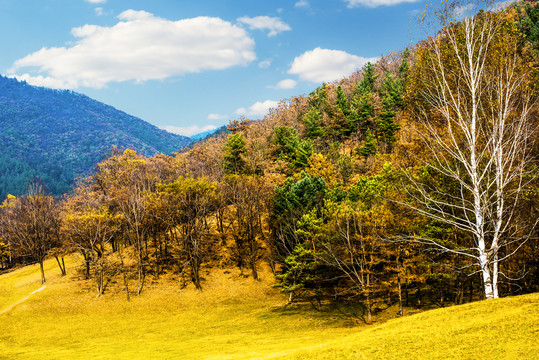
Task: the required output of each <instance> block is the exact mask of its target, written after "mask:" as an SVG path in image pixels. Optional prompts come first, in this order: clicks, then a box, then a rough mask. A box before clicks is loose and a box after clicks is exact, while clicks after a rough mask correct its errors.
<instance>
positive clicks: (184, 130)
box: [161, 125, 217, 136]
mask: <svg viewBox="0 0 539 360" xmlns="http://www.w3.org/2000/svg"><path fill="white" fill-rule="evenodd" d="M216 128H217V126H215V125H206V126H198V125H191V126H186V127H181V126H173V125H167V126H163V127H162V128H161V129H163V130H166V131H168V132H171V133H173V134H178V135H183V136H192V135H195V134H199V133H201V132H204V131H209V130H213V129H216Z"/></svg>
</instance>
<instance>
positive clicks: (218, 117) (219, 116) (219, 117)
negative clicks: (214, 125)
mask: <svg viewBox="0 0 539 360" xmlns="http://www.w3.org/2000/svg"><path fill="white" fill-rule="evenodd" d="M225 119H228V116H227V115H222V114H209V115H208V120H225Z"/></svg>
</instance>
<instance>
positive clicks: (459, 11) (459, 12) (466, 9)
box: [453, 4, 474, 20]
mask: <svg viewBox="0 0 539 360" xmlns="http://www.w3.org/2000/svg"><path fill="white" fill-rule="evenodd" d="M473 10H474V4H467V5H460V6H456V7H455V9H454V10H453V15H454V16H455V18H456V19H458V20H462V19H464V18H465V17H467V16H469V15H472V11H473Z"/></svg>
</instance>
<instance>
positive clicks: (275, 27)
mask: <svg viewBox="0 0 539 360" xmlns="http://www.w3.org/2000/svg"><path fill="white" fill-rule="evenodd" d="M238 22H239V23H241V24H245V25H247V26H249V29H251V30H269V33H268V36H275V35H277V34H279V33H281V32H283V31H290V30H292V29H291V28H290V25H288V24H287V23H284V22H282V21H281V19H279V18H277V17H269V16H255V17H248V16H244V17H240V18H238Z"/></svg>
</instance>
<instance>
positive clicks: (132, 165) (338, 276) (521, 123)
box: [0, 6, 539, 322]
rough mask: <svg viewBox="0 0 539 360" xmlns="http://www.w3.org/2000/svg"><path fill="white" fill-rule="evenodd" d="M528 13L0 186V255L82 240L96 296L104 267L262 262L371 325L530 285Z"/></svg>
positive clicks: (142, 276) (534, 212) (140, 285)
mask: <svg viewBox="0 0 539 360" xmlns="http://www.w3.org/2000/svg"><path fill="white" fill-rule="evenodd" d="M535 9H536V7H532V6H527V7H518V6H515V7H512V8H510V9H508V10H507V11H504V12H501V13H496V14H492V13H485V12H480V13H479V14H477V15H476V16H474V17H472V18H470V19H468V20H466V21H469V23H467V24H463V23H456V24H455V23H450V24H447V27H446V28H444V31H443V32H441V33H440V35H439V37H438V38H436V39H430V40H427V41H425V42H423V43H421V44H419V45H418V46H417V47H416V48H414V49H410V50H408V49H406V50H405V51H402V52H401V53H398V54H391V55H389V56H386V57H383V58H382V59H381V60H380V61H379V62H378V63H377V64H367V65H365V66H364V68H363V69H362V70H361V71H358V72H357V73H355V74H353V75H352V76H350V77H349V78H346V79H343V80H342V81H340V82H338V83H334V84H323V85H322V86H320V87H318V88H317V89H316V90H315V91H313V92H312V93H311V94H309V96H298V97H295V98H292V99H290V101H289V102H287V103H285V102H282V103H281V104H280V105H279V106H278V108H276V109H274V110H272V111H271V112H270V114H269V115H268V116H266V118H265V119H264V120H263V121H256V122H253V121H249V120H245V119H242V120H239V121H233V122H231V123H230V124H229V126H228V133H224V132H223V133H222V134H221V135H219V136H216V137H213V138H210V139H207V140H205V141H204V142H201V143H200V144H198V145H197V146H194V147H193V148H191V149H189V150H186V151H184V152H182V153H177V154H174V155H173V156H165V155H157V156H154V157H150V158H148V157H144V156H142V155H140V154H137V153H136V152H134V151H132V150H126V151H124V152H120V151H116V152H115V153H114V156H112V157H110V158H109V159H107V160H104V161H102V162H101V163H100V164H99V165H98V167H97V170H96V172H95V173H94V174H93V175H92V176H90V177H88V178H86V179H83V180H81V181H80V182H79V183H78V185H77V187H76V188H75V189H74V191H73V192H72V193H71V194H69V195H68V196H67V197H66V198H65V199H63V200H62V201H58V202H56V203H55V202H54V201H52V198H51V197H50V196H47V195H45V194H43V193H42V192H39V191H36V190H35V189H34V190H32V191H31V192H30V193H28V194H27V195H25V196H21V197H17V198H15V197H8V199H7V200H6V201H5V202H4V204H3V206H2V210H1V211H2V214H1V215H2V217H1V219H2V222H1V225H2V227H1V231H2V232H1V233H0V240H1V241H2V242H3V245H2V247H0V256H3V260H2V261H3V262H4V263H9V261H8V259H9V257H10V256H11V257H12V258H13V257H17V256H23V255H30V256H31V257H32V259H33V260H35V261H37V262H40V263H42V261H43V258H44V257H45V255H47V254H52V255H55V256H56V257H57V260H58V264H60V265H61V264H62V255H63V254H66V253H69V252H74V251H78V252H80V253H81V254H82V255H83V257H84V261H85V262H84V267H83V268H84V273H85V275H86V277H87V278H88V279H92V281H94V282H95V288H96V291H97V294H98V296H99V295H102V294H103V293H104V291H105V289H106V287H107V284H108V283H109V282H110V281H111V280H112V279H117V280H119V281H121V283H122V284H123V287H124V288H125V291H126V294H127V297H128V298H129V296H130V294H133V293H136V294H140V293H141V292H142V291H143V289H144V284H145V280H146V279H147V278H148V277H149V276H151V277H152V278H159V277H160V276H161V275H163V274H165V273H170V272H174V273H178V274H180V275H181V277H180V278H181V281H180V282H181V284H180V285H182V286H183V285H185V284H187V283H192V284H193V285H194V286H195V287H196V288H197V289H203V288H204V282H203V278H202V276H201V271H202V270H203V269H211V267H214V266H236V267H238V268H239V269H241V271H242V272H243V273H244V274H245V275H246V276H247V275H248V276H252V277H253V278H254V279H258V276H259V270H260V267H261V266H262V264H268V265H269V266H270V267H271V269H272V271H273V272H274V274H275V278H276V285H275V286H276V287H278V288H280V289H281V290H282V291H283V292H285V293H287V294H288V297H289V301H290V302H304V301H308V302H311V303H312V304H313V305H314V306H316V307H317V308H319V309H321V308H322V306H323V305H324V304H328V303H330V302H339V301H352V302H354V303H355V304H356V306H357V308H358V309H360V311H361V312H362V314H363V315H364V317H365V321H367V322H370V321H371V317H372V315H373V314H375V313H376V312H377V311H378V310H380V309H384V308H387V307H388V306H392V305H398V309H399V310H398V311H399V313H400V314H402V312H403V307H421V306H444V305H446V304H461V303H463V302H469V301H473V300H477V299H484V298H487V299H490V298H495V297H498V296H500V295H501V296H507V295H513V294H519V293H525V292H533V291H537V290H538V285H539V282H538V281H539V279H538V275H539V273H538V264H537V251H538V250H537V231H538V230H537V226H536V225H537V218H538V215H539V207H538V201H537V199H538V196H537V193H538V191H539V184H538V179H537V160H538V154H539V151H538V148H537V142H536V141H534V139H535V138H536V135H537V128H538V127H537V125H538V122H537V113H536V110H537V109H536V107H537V106H536V105H537V101H536V99H537V95H538V89H537V88H536V85H535V84H537V81H535V80H536V78H537V75H538V74H537V71H536V66H535V64H536V62H535V59H536V57H535V56H536V55H535V52H534V49H535V47H534V42H533V41H535V40H534V39H532V38H531V37H530V38H529V39H528V37H524V41H523V40H522V39H523V37H522V36H521V34H523V33H524V34H526V32H525V31H527V30H525V29H528V28H529V27H530V26H529V22H530V20H529V19H530V14H535V12H536V11H537V10H535ZM508 20H511V21H508ZM533 24H535V23H533ZM533 24H532V25H533ZM465 25H467V26H465ZM484 25H488V26H484ZM470 29H471V30H470ZM523 29H524V30H523ZM487 30H488V31H489V33H486V34H485V33H482V32H483V31H487ZM476 36H479V37H480V38H481V39H485V38H488V39H489V40H488V41H489V43H488V44H483V45H485V47H484V48H483V49H479V50H473V51H472V52H471V53H466V46H465V45H466V40H467V39H469V38H473V37H476ZM527 39H528V40H527ZM458 56H461V57H466V56H467V57H468V60H470V61H468V62H467V63H474V62H477V63H481V61H482V59H483V58H484V57H488V58H489V59H490V61H489V62H488V66H486V67H485V68H484V69H483V72H481V73H467V72H466V71H467V68H466V67H460V65H459V62H458ZM530 64H532V65H533V66H530ZM509 73H510V74H512V76H506V77H505V78H504V76H505V75H507V74H509ZM473 76H477V84H479V87H480V89H476V88H475V87H471V88H470V87H467V86H468V85H466V84H467V83H466V81H467V80H466V79H470V78H471V77H473ZM496 79H498V80H499V79H504V80H503V81H495V80H496ZM473 91H478V92H477V94H479V95H478V96H475V95H473V94H474V92H473ZM472 95H473V96H472ZM457 98H458V99H459V101H457V102H452V101H453V100H452V99H457ZM502 99H504V101H502ZM34 209H39V210H34ZM33 211H34V214H36V211H37V213H38V214H39V216H34V218H32V219H30V218H31V217H28V216H27V215H28V213H32V212H33ZM44 229H46V230H44ZM43 232H45V233H46V234H47V236H42V233H43ZM28 244H31V245H28ZM64 271H65V268H64ZM43 280H45V278H44V277H43Z"/></svg>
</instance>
